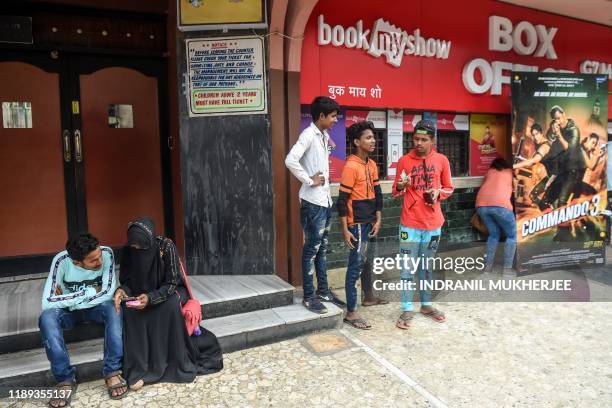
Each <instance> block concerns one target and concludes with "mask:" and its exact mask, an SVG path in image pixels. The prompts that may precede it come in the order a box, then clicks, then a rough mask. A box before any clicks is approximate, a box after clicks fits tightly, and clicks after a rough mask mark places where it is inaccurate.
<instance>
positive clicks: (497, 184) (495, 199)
mask: <svg viewBox="0 0 612 408" xmlns="http://www.w3.org/2000/svg"><path fill="white" fill-rule="evenodd" d="M510 197H512V170H511V169H503V170H501V171H500V170H495V169H489V171H488V172H487V174H486V175H485V179H484V183H482V186H481V187H480V190H478V195H477V196H476V208H478V207H503V208H507V209H509V210H510V211H512V203H511V202H510Z"/></svg>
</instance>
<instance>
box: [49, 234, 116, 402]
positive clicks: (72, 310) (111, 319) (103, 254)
mask: <svg viewBox="0 0 612 408" xmlns="http://www.w3.org/2000/svg"><path fill="white" fill-rule="evenodd" d="M114 263H115V259H114V256H113V250H112V249H111V248H109V247H104V246H103V247H101V246H100V243H99V241H98V239H97V238H95V237H94V236H93V235H91V234H89V233H82V234H79V235H77V236H75V237H73V238H71V239H70V240H69V241H68V242H67V243H66V251H62V252H60V253H59V254H57V255H56V256H55V258H53V262H52V263H51V270H50V272H49V276H48V277H47V281H46V283H45V288H44V290H43V294H42V309H43V312H42V314H41V316H40V319H39V321H38V324H39V327H40V331H41V334H42V340H43V346H44V347H45V351H46V352H47V358H48V359H49V362H50V363H51V371H52V373H53V375H54V377H55V379H56V380H57V382H58V386H57V387H58V393H57V394H56V395H54V397H57V398H53V399H51V401H49V405H50V406H52V407H65V406H67V405H69V404H70V401H71V399H72V396H73V394H74V391H76V381H75V369H74V367H72V366H71V365H70V357H69V355H68V353H67V351H66V345H65V343H64V335H63V331H64V330H68V329H72V328H73V327H75V326H76V325H77V324H79V323H82V322H96V323H102V324H104V367H103V369H102V374H103V376H104V378H105V380H106V386H107V387H108V393H109V396H110V397H111V398H112V399H119V398H122V397H123V396H124V395H125V393H126V392H127V384H126V383H125V380H123V378H122V377H121V367H122V360H123V341H122V337H121V332H122V323H121V314H120V311H119V310H116V309H115V307H114V304H113V295H114V293H115V290H116V288H117V279H116V277H115V265H114Z"/></svg>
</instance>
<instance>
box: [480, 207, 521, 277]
mask: <svg viewBox="0 0 612 408" xmlns="http://www.w3.org/2000/svg"><path fill="white" fill-rule="evenodd" d="M476 211H478V215H479V216H480V218H482V221H483V222H484V223H485V225H486V226H487V229H488V230H489V237H488V238H487V262H486V265H487V267H491V266H493V264H494V263H495V252H496V251H497V244H498V243H499V237H500V232H501V230H503V231H504V234H505V235H506V244H505V245H504V268H512V264H513V262H514V254H515V252H516V219H515V218H514V213H513V212H512V211H510V210H509V209H507V208H503V207H493V206H487V207H478V209H477V210H476Z"/></svg>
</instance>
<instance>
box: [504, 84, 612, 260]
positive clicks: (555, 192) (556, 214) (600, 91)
mask: <svg viewBox="0 0 612 408" xmlns="http://www.w3.org/2000/svg"><path fill="white" fill-rule="evenodd" d="M607 102H608V78H607V76H602V75H584V74H561V73H539V72H531V73H513V74H512V121H513V129H512V151H513V157H514V194H515V197H514V198H515V212H516V223H517V225H516V227H517V240H518V250H517V263H518V265H517V266H518V269H519V270H520V271H521V272H532V271H533V272H535V271H539V270H547V269H555V268H563V267H568V266H576V265H580V266H588V265H593V266H595V265H601V264H603V263H604V262H605V253H604V250H605V249H604V248H605V247H604V242H605V238H606V223H605V216H604V215H603V214H602V212H603V211H604V210H605V208H606V205H607V185H606V184H607V178H606V172H607V161H608V152H607V150H608V149H607V140H608V137H607V129H606V125H607V118H606V116H607V112H608V106H607Z"/></svg>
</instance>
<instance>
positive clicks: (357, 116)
mask: <svg viewBox="0 0 612 408" xmlns="http://www.w3.org/2000/svg"><path fill="white" fill-rule="evenodd" d="M365 120H369V121H370V122H372V123H373V124H374V127H375V128H376V129H386V128H387V115H386V113H385V112H384V111H367V110H347V111H346V127H350V126H351V125H352V124H353V123H357V122H363V121H365Z"/></svg>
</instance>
